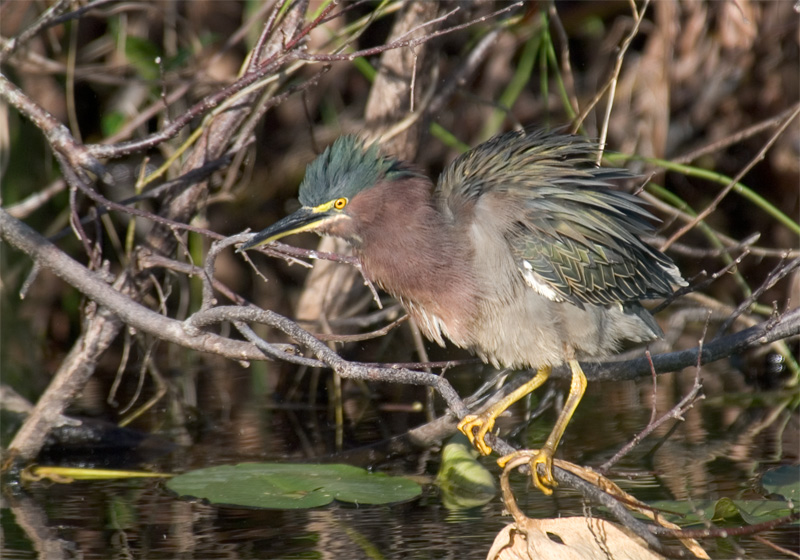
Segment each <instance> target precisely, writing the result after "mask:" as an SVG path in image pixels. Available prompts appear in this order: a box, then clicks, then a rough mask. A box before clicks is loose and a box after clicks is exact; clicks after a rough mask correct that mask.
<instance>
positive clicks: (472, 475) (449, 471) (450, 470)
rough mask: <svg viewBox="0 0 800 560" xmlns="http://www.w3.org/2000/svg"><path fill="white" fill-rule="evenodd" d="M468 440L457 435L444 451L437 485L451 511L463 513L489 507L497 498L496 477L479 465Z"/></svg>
mask: <svg viewBox="0 0 800 560" xmlns="http://www.w3.org/2000/svg"><path fill="white" fill-rule="evenodd" d="M476 455H477V452H476V451H475V449H474V448H473V447H472V445H471V444H470V443H469V441H468V440H467V438H466V436H464V435H462V434H457V435H456V436H453V438H452V439H451V440H450V441H449V442H448V444H447V445H445V447H444V449H443V450H442V464H441V466H440V467H439V473H438V475H437V476H436V484H437V485H438V486H439V489H440V490H441V492H442V503H443V504H444V506H445V507H446V508H447V509H452V510H460V509H469V508H473V507H479V506H482V505H484V504H487V503H489V502H490V501H491V500H492V499H493V498H494V496H495V494H497V485H496V483H495V477H494V475H492V473H491V472H490V471H489V470H488V469H487V468H486V467H484V466H483V465H482V464H481V463H479V462H478V461H477V460H476V459H475V456H476Z"/></svg>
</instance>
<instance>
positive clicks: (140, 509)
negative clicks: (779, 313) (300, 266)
mask: <svg viewBox="0 0 800 560" xmlns="http://www.w3.org/2000/svg"><path fill="white" fill-rule="evenodd" d="M227 373H228V374H229V375H230V377H229V378H228V379H227V381H226V383H225V385H224V387H225V389H224V390H226V391H229V392H230V394H229V395H228V396H227V397H224V398H223V397H222V396H220V395H217V397H216V398H210V397H209V396H207V395H206V396H204V397H201V400H204V401H205V402H204V405H203V408H202V410H203V416H202V418H200V419H199V420H198V422H197V425H196V426H195V427H194V428H193V429H191V430H189V433H191V434H192V437H193V444H192V445H191V446H188V447H183V448H180V449H179V450H178V451H176V452H173V453H172V454H170V455H167V456H166V457H162V458H157V457H156V458H153V459H152V460H151V461H149V463H150V464H149V466H152V467H154V468H157V469H158V470H165V471H168V470H169V471H183V470H187V469H191V468H195V467H199V466H211V465H216V464H226V463H235V462H239V461H243V460H309V459H324V458H328V457H331V456H333V455H334V454H336V452H337V450H336V446H335V445H334V444H333V443H332V441H333V439H334V438H333V434H334V428H333V426H332V418H333V416H332V414H331V412H330V410H329V408H328V407H326V406H320V405H318V404H315V405H313V406H308V405H306V404H305V403H301V402H297V401H295V402H282V401H280V400H275V399H273V398H269V397H266V396H264V395H263V394H258V393H255V392H251V393H250V394H248V391H247V390H246V387H247V385H246V384H248V383H250V382H251V380H250V379H249V378H248V376H247V375H244V374H243V373H242V372H241V371H238V372H227ZM693 377H694V373H693V372H691V371H687V372H683V373H678V374H673V375H668V376H660V377H659V380H658V390H657V391H656V393H655V405H656V409H657V412H656V415H657V416H659V415H661V414H663V413H664V412H666V411H667V410H669V409H670V408H671V407H672V406H674V404H675V402H677V400H679V399H680V398H681V397H682V395H684V394H685V393H686V392H687V391H688V388H689V387H691V384H692V382H693ZM703 377H704V379H708V380H709V381H708V382H707V384H706V394H707V395H708V397H709V398H707V399H705V400H699V401H697V402H696V403H695V405H694V407H693V408H691V409H690V410H689V411H687V413H686V414H685V415H684V420H683V421H670V422H667V423H666V424H665V425H664V426H663V427H662V428H660V429H659V430H657V431H656V433H655V434H653V435H651V436H650V437H649V438H648V439H647V440H645V441H644V442H643V443H642V444H641V445H639V446H638V447H636V448H635V449H634V450H633V451H632V452H631V453H630V454H629V455H628V456H626V457H625V458H624V459H623V460H622V462H621V463H619V464H618V465H617V466H616V467H615V470H614V472H613V473H612V478H614V479H615V481H617V482H618V483H619V484H620V485H621V486H622V487H623V489H625V490H627V491H629V492H631V493H633V494H634V495H636V496H637V497H638V498H640V499H643V500H656V499H672V498H682V499H684V498H685V499H695V500H699V499H717V498H719V497H722V496H729V497H732V498H740V497H755V496H756V491H755V488H756V486H757V484H756V478H757V475H758V474H760V473H761V472H763V470H765V469H766V468H767V467H768V466H771V465H773V464H775V462H776V461H780V462H781V463H791V462H793V461H797V460H798V443H797V442H798V441H800V431H799V429H798V427H799V426H800V422H798V415H797V414H796V413H794V414H790V413H789V412H786V411H785V410H784V409H783V408H781V407H780V402H781V399H780V396H778V395H776V396H775V398H768V395H767V396H765V395H763V394H762V395H761V396H760V397H759V398H760V399H762V403H760V404H759V405H758V406H755V405H754V403H753V401H752V391H751V390H750V389H748V388H747V387H746V386H744V384H743V382H742V381H741V377H740V376H739V375H737V374H735V373H730V372H726V371H724V370H721V369H718V370H714V369H713V368H708V369H705V370H704V372H703ZM454 379H456V381H457V382H459V381H461V380H459V378H458V376H457V375H456V376H454ZM467 382H470V383H476V380H475V379H474V377H468V378H467ZM212 385H213V384H212ZM242 385H245V388H242ZM220 387H221V385H219V384H217V385H215V390H217V391H218V390H220ZM374 390H376V391H380V392H381V396H380V397H381V398H380V402H381V403H383V402H390V403H391V402H394V401H396V402H398V403H408V402H412V401H414V400H418V401H424V392H419V391H418V390H416V389H410V388H407V387H405V388H394V387H387V386H381V387H378V388H376V389H374ZM323 393H324V391H323ZM200 394H202V391H201V393H200ZM233 395H235V396H236V398H237V399H240V400H238V401H236V400H234V399H233ZM344 395H345V402H346V403H347V404H346V406H345V410H346V413H345V424H344V426H343V428H344V430H343V435H344V442H343V445H344V448H345V449H346V450H347V449H354V448H357V449H359V450H360V451H361V452H359V453H350V454H348V455H346V458H347V459H348V460H349V461H351V462H353V464H359V463H361V464H359V466H367V467H370V466H375V465H376V464H377V465H379V467H380V468H381V469H382V470H387V471H391V472H393V473H395V474H396V473H406V474H416V475H426V476H429V477H430V479H431V480H432V479H433V476H434V475H435V473H436V471H437V467H438V454H437V453H420V452H417V453H413V454H409V453H408V451H409V449H410V448H409V447H405V448H403V449H404V450H403V451H402V452H401V453H400V454H399V455H398V454H397V453H396V451H392V450H391V449H387V448H385V447H384V446H381V445H380V444H377V443H376V442H380V441H381V440H383V439H384V438H385V437H386V436H387V435H388V434H399V433H402V432H403V431H404V430H406V429H408V428H409V427H413V426H415V425H417V424H420V423H422V422H424V415H423V414H422V413H421V412H416V411H414V410H413V409H411V408H403V407H401V409H402V410H401V411H399V412H398V411H396V409H393V407H392V406H388V407H383V406H378V405H376V404H375V402H376V401H375V400H374V399H372V398H367V397H368V396H369V397H373V396H374V395H367V394H366V393H365V392H364V388H363V387H359V386H355V385H353V386H350V385H349V384H345V387H344ZM231 402H237V403H238V404H236V405H235V406H231V405H230V403H231ZM315 402H319V399H317V400H316V401H315ZM323 402H324V400H323ZM226 403H228V404H226ZM652 405H653V390H652V385H651V383H650V382H649V380H642V381H639V382H624V383H604V384H601V383H596V384H590V387H589V390H588V392H587V395H586V398H585V401H584V403H583V404H582V405H581V407H580V408H579V409H578V413H577V414H576V416H575V419H574V421H573V422H572V423H571V424H570V426H569V428H568V430H567V432H566V435H565V438H564V441H563V444H562V446H561V454H562V456H564V457H565V458H567V459H570V460H572V461H574V462H577V463H580V464H585V465H595V466H596V465H600V464H602V463H603V462H604V461H605V460H607V459H608V458H609V457H610V456H611V455H613V454H614V453H615V452H616V451H617V450H618V449H619V448H620V447H621V446H622V445H624V444H625V443H626V442H627V441H628V440H630V438H631V437H632V436H633V435H634V434H636V433H637V432H639V431H640V430H641V429H642V428H644V427H645V426H646V425H647V424H648V422H649V421H650V418H651V415H652ZM534 406H535V402H534V403H532V404H531V407H534ZM525 412H526V411H525V408H524V406H522V405H521V406H519V407H517V408H515V409H514V416H513V417H510V418H506V419H503V422H504V423H505V424H509V425H513V424H517V423H519V422H521V421H522V419H523V417H524V415H525ZM553 414H554V413H553V411H552V410H548V411H546V412H545V414H544V418H543V419H542V420H541V421H536V422H534V423H533V424H532V425H531V426H529V427H528V428H527V430H526V431H525V433H523V434H521V435H520V438H521V440H522V441H526V442H528V443H530V444H532V445H535V444H536V443H537V442H540V441H541V438H542V437H544V436H546V433H547V431H548V430H549V427H550V426H551V423H552V418H551V417H552V416H553ZM166 434H167V435H168V434H169V431H166ZM368 444H373V445H374V447H372V448H365V447H364V446H366V445H368ZM365 449H366V450H365ZM393 449H396V448H393ZM341 457H342V455H339V458H341ZM484 461H485V464H486V465H487V466H488V467H489V468H490V469H493V470H494V472H498V471H497V468H496V466H495V465H494V463H493V461H492V460H491V459H488V460H484ZM514 484H515V487H516V495H517V500H518V502H519V505H520V506H521V507H522V508H523V509H524V511H525V512H526V513H527V515H529V516H530V517H544V516H566V515H583V514H584V511H585V510H584V508H585V505H586V504H584V503H583V500H582V499H581V497H580V496H579V495H577V494H576V493H574V492H571V491H569V490H568V489H559V490H558V491H556V492H555V494H554V496H552V497H549V498H548V497H545V496H543V495H542V494H541V493H540V492H538V491H535V490H532V489H530V488H529V484H528V481H527V479H526V478H525V477H523V476H521V475H520V476H517V477H515V479H514ZM9 490H10V489H9V488H5V491H6V492H5V498H4V499H5V501H4V508H3V510H2V529H3V534H4V537H5V538H4V541H3V549H2V557H3V558H36V557H39V558H76V557H81V558H87V559H91V558H103V559H105V558H152V559H158V558H203V559H213V558H226V559H230V558H348V557H349V558H365V557H373V558H381V557H383V558H485V556H486V553H487V552H488V550H489V547H490V545H491V542H492V540H493V539H494V536H495V535H496V534H497V532H498V531H499V530H500V529H501V528H502V527H503V526H504V525H505V524H507V523H509V522H510V518H509V517H507V516H504V515H503V506H502V503H501V502H500V500H499V498H496V499H494V500H493V501H492V502H490V503H489V504H487V505H486V506H483V507H480V508H476V509H473V510H467V511H459V512H453V511H449V510H447V509H446V508H444V507H443V505H442V503H441V501H440V499H439V497H438V495H437V492H436V490H435V488H433V487H429V488H428V489H427V490H426V493H425V495H424V496H423V497H422V498H421V499H419V500H416V501H414V502H412V503H407V504H399V505H394V506H390V507H349V506H343V505H334V506H331V507H327V508H323V509H320V510H312V511H267V510H261V511H257V510H247V509H240V508H228V507H211V506H208V505H204V504H201V503H192V502H188V501H183V500H178V499H176V498H175V497H174V496H173V495H171V494H170V493H169V492H168V491H167V490H166V489H165V488H164V487H163V484H161V483H159V482H154V481H136V482H92V483H88V482H77V483H74V484H71V485H50V484H47V483H36V484H33V485H32V486H31V487H30V488H29V489H28V490H27V491H25V492H21V493H11V492H10V491H9ZM770 538H772V539H774V540H775V541H776V542H779V543H781V544H782V545H783V546H785V547H788V548H793V549H797V548H798V546H799V543H798V540H799V539H798V535H797V530H796V527H794V528H793V527H788V528H784V529H780V530H778V531H775V532H772V533H771V534H770ZM737 542H738V543H739V544H738V545H737V546H741V547H742V548H737V546H732V545H725V544H724V543H719V542H706V543H704V544H705V545H706V546H708V547H709V549H710V552H711V553H712V556H713V557H722V558H724V557H734V556H736V555H737V554H738V553H739V552H737V550H738V551H741V550H744V551H745V552H746V553H747V554H748V555H750V556H751V557H754V558H766V557H774V556H775V552H774V551H772V550H771V549H768V548H766V547H764V545H762V544H760V543H758V542H756V541H754V540H752V539H748V538H742V539H740V540H738V541H737Z"/></svg>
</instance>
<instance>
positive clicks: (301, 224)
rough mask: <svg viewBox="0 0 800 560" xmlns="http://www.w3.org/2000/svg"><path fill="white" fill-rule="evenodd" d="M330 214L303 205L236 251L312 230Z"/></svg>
mask: <svg viewBox="0 0 800 560" xmlns="http://www.w3.org/2000/svg"><path fill="white" fill-rule="evenodd" d="M329 218H330V215H329V214H328V213H327V212H315V211H314V210H313V209H312V208H306V207H303V208H301V209H300V210H298V211H297V212H295V213H294V214H289V215H288V216H286V217H285V218H283V219H282V220H278V221H277V222H275V223H274V224H272V225H271V226H269V227H268V228H267V229H265V230H262V231H260V232H258V233H257V234H255V235H254V236H253V237H251V238H250V241H248V242H247V243H245V244H243V245H242V246H241V247H239V249H238V250H237V252H242V251H246V250H248V249H252V248H253V247H258V246H259V245H264V244H266V243H269V242H271V241H276V240H278V239H280V238H281V237H286V236H287V235H292V234H293V233H301V232H303V231H312V230H314V229H315V228H317V227H319V226H320V225H321V224H322V222H324V221H326V220H328V219H329Z"/></svg>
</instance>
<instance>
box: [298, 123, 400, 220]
mask: <svg viewBox="0 0 800 560" xmlns="http://www.w3.org/2000/svg"><path fill="white" fill-rule="evenodd" d="M408 173H410V172H409V171H408V170H405V169H404V168H403V167H402V165H401V163H400V162H399V161H398V160H397V159H395V158H391V157H387V156H383V155H381V153H380V151H379V150H378V146H377V145H376V144H372V145H370V146H367V145H366V143H365V142H364V140H362V139H360V138H358V137H356V136H352V135H348V136H342V137H340V138H338V139H337V140H336V141H335V142H334V143H333V144H332V145H330V146H328V147H327V148H326V149H325V151H324V152H322V155H320V156H319V157H317V159H315V160H314V161H312V162H311V163H310V164H309V165H308V168H307V169H306V176H305V178H304V179H303V182H302V183H301V184H300V192H299V198H300V203H301V204H302V205H303V206H308V207H312V208H313V207H316V206H319V205H320V204H324V203H326V202H329V201H331V200H333V199H334V198H337V197H347V198H353V197H354V196H356V195H357V194H358V193H360V192H361V191H363V190H366V189H368V188H370V187H372V186H374V185H375V184H376V183H378V181H380V180H381V179H395V178H399V177H401V176H403V175H405V174H408Z"/></svg>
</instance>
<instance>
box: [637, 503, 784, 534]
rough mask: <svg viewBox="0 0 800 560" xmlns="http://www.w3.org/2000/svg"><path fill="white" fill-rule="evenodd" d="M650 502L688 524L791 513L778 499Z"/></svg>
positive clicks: (670, 517) (745, 520)
mask: <svg viewBox="0 0 800 560" xmlns="http://www.w3.org/2000/svg"><path fill="white" fill-rule="evenodd" d="M648 505H650V506H652V507H654V508H656V509H658V510H659V511H661V512H662V515H663V516H664V517H665V518H666V519H668V520H669V521H672V522H673V523H677V524H678V525H680V526H681V527H687V526H692V525H697V524H701V523H704V522H705V521H712V522H713V523H717V524H723V525H725V524H728V525H742V524H749V525H755V524H757V523H764V522H765V521H772V520H774V519H779V518H781V517H785V516H787V515H790V514H791V513H792V509H791V508H790V507H789V505H788V504H787V503H786V502H783V501H776V500H731V499H730V498H720V499H719V500H699V501H694V502H691V503H690V502H683V501H661V502H652V503H649V504H648Z"/></svg>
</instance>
